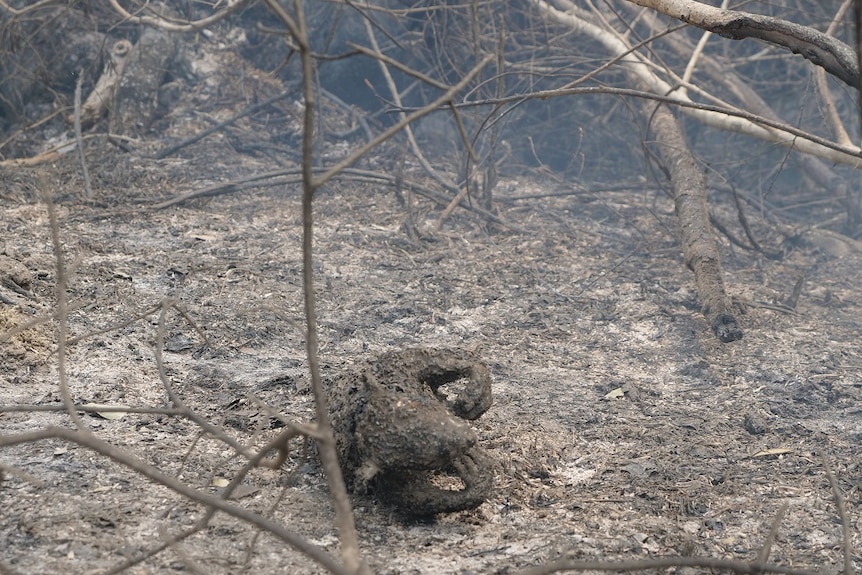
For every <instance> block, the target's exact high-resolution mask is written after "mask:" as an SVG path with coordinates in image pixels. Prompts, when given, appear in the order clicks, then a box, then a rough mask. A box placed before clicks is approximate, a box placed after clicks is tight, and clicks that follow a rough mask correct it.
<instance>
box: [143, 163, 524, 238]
mask: <svg viewBox="0 0 862 575" xmlns="http://www.w3.org/2000/svg"><path fill="white" fill-rule="evenodd" d="M325 169H326V168H315V170H314V171H315V172H316V173H319V172H323V171H324V170H325ZM300 172H301V170H300V169H298V168H287V169H283V170H274V171H271V172H265V173H262V174H255V175H252V176H246V177H242V178H238V179H236V180H232V181H230V182H224V183H221V184H215V185H213V186H208V187H206V188H203V189H200V190H194V191H191V192H187V193H185V194H180V195H178V196H174V197H173V198H170V199H168V200H165V201H163V202H159V203H157V204H153V205H151V206H148V207H149V208H150V209H154V210H161V209H164V208H168V207H170V206H174V205H177V204H181V203H183V202H186V201H189V200H194V199H198V198H210V197H215V196H220V195H222V194H230V193H234V192H239V191H242V190H246V189H249V188H255V187H261V188H263V187H272V186H285V185H287V184H292V183H298V182H301V181H302V180H301V179H300V178H297V177H291V176H299V175H300ZM334 177H335V178H339V179H350V180H355V181H360V182H361V181H366V182H374V183H381V182H382V183H387V184H389V185H392V186H395V187H398V186H399V184H400V185H401V187H402V188H407V189H409V190H410V191H412V192H415V193H417V194H419V195H420V196H424V197H426V198H428V199H429V200H431V201H434V202H437V203H438V204H439V205H441V206H444V207H445V206H448V205H449V202H451V201H452V196H447V195H446V194H444V193H442V192H439V191H437V190H434V189H431V188H429V187H427V186H423V185H422V184H419V183H416V182H413V181H411V180H406V179H404V178H403V177H402V178H399V176H398V175H392V174H384V173H382V172H374V171H371V170H360V169H357V168H345V169H343V170H341V173H339V174H338V175H337V176H334ZM267 180H268V181H267ZM459 205H460V206H461V207H462V208H464V209H465V210H468V211H471V212H473V213H475V214H477V215H479V216H481V217H483V218H485V219H487V220H489V221H492V222H494V223H496V224H499V225H501V226H503V227H506V228H509V229H513V230H516V229H518V228H517V227H516V226H514V225H512V224H511V223H509V222H506V221H505V220H504V219H503V218H501V217H500V216H498V215H496V214H493V213H491V212H489V211H487V210H484V209H482V208H480V207H478V206H474V205H471V204H469V203H468V202H466V201H463V200H462V201H461V203H460V204H459Z"/></svg>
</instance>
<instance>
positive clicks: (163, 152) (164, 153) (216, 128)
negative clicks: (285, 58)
mask: <svg viewBox="0 0 862 575" xmlns="http://www.w3.org/2000/svg"><path fill="white" fill-rule="evenodd" d="M292 93H293V92H291V91H289V90H288V91H285V92H282V93H281V94H276V95H275V96H273V97H271V98H268V99H266V100H264V101H263V102H259V103H257V104H254V105H253V106H249V107H248V108H246V109H245V110H243V111H242V112H240V113H239V114H237V115H235V116H233V117H231V118H228V119H227V120H225V121H224V122H219V123H218V124H216V125H215V126H212V127H209V128H207V129H206V130H201V131H200V132H198V133H197V134H195V135H194V136H191V137H190V138H186V139H184V140H183V141H182V142H178V143H176V144H174V145H172V146H168V147H167V148H164V149H162V150H160V151H159V152H157V153H156V156H155V158H156V159H157V160H161V159H163V158H167V157H168V156H170V155H171V154H174V153H176V152H177V151H179V150H181V149H183V148H185V147H186V146H190V145H191V144H194V143H195V142H198V141H200V140H203V139H204V138H206V137H207V136H209V135H210V134H214V133H215V132H218V131H219V130H222V129H224V128H226V127H228V126H230V125H231V124H233V123H234V122H236V121H237V120H239V119H242V118H244V117H246V116H248V115H249V114H254V113H255V112H257V111H258V110H260V109H261V108H265V107H267V106H269V105H270V104H274V103H275V102H278V101H279V100H283V99H285V98H287V97H288V96H290V95H291V94H292Z"/></svg>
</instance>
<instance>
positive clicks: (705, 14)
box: [628, 0, 859, 88]
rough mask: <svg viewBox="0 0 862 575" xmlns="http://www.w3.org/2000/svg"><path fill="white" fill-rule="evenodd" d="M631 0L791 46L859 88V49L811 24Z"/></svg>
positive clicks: (687, 1) (680, 0) (728, 33)
mask: <svg viewBox="0 0 862 575" xmlns="http://www.w3.org/2000/svg"><path fill="white" fill-rule="evenodd" d="M628 1H629V2H631V3H632V4H637V5H638V6H644V7H647V8H652V9H654V10H657V11H659V12H661V13H662V14H664V15H666V16H670V17H671V18H677V19H678V20H680V21H682V22H685V23H687V24H691V25H692V26H696V27H698V28H700V29H701V30H707V31H709V32H712V33H714V34H718V35H719V36H723V37H725V38H729V39H731V40H741V39H743V38H753V39H755V40H760V41H762V42H767V43H769V44H774V45H777V46H781V47H783V48H787V49H788V50H790V51H791V52H793V53H794V54H799V55H800V56H802V57H803V58H805V59H806V60H808V61H810V62H811V63H813V64H816V65H817V66H820V67H821V68H823V69H824V70H826V71H827V72H829V73H830V74H832V75H833V76H835V77H836V78H838V79H839V80H841V81H842V82H844V83H845V84H847V85H848V86H851V87H853V88H858V87H859V62H858V60H857V58H856V52H855V50H854V49H853V48H851V47H850V46H848V45H847V44H845V43H844V42H842V41H840V40H838V39H837V38H834V37H833V36H830V35H828V34H824V33H823V32H820V31H819V30H816V29H814V28H811V27H810V26H802V25H801V24H796V23H794V22H789V21H787V20H782V19H781V18H775V17H772V16H764V15H760V14H751V13H748V12H742V11H738V10H727V9H722V8H716V7H715V6H709V5H707V4H704V3H702V2H696V1H694V0H628Z"/></svg>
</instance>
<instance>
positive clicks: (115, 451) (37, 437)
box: [0, 426, 355, 575]
mask: <svg viewBox="0 0 862 575" xmlns="http://www.w3.org/2000/svg"><path fill="white" fill-rule="evenodd" d="M49 439H61V440H63V441H68V442H70V443H75V444H77V445H80V446H82V447H86V448H88V449H91V450H93V451H95V452H97V453H100V454H102V455H104V456H106V457H108V458H109V459H112V460H113V461H116V462H117V463H119V464H121V465H124V466H126V467H128V468H130V469H132V470H133V471H135V472H136V473H139V474H140V475H143V476H144V477H147V478H149V479H151V480H152V481H154V482H155V483H157V484H159V485H162V486H164V487H167V488H168V489H170V490H171V491H175V492H177V493H179V494H180V495H182V496H183V497H185V498H186V499H190V500H191V501H196V502H198V503H201V504H203V505H207V506H210V507H214V508H216V509H218V510H219V511H223V512H225V513H227V514H228V515H230V516H231V517H236V518H237V519H240V520H242V521H245V522H247V523H250V524H251V525H254V526H256V527H258V528H259V529H264V530H266V531H268V532H270V533H271V534H272V535H273V536H274V537H276V538H278V539H281V540H282V541H284V542H285V543H287V544H288V545H290V546H291V547H293V548H294V549H296V550H298V551H300V552H302V553H304V554H305V555H307V556H308V557H310V558H311V559H313V560H314V561H317V562H318V563H320V564H321V565H322V566H323V567H325V568H326V569H328V570H329V571H330V572H331V573H333V575H355V574H354V573H353V572H351V571H350V570H348V569H346V568H345V567H343V566H342V565H340V564H339V563H338V561H336V560H335V559H334V558H333V557H332V556H331V555H329V553H327V552H326V551H325V550H324V549H322V548H321V547H318V546H317V545H314V544H312V543H310V542H309V541H307V540H306V539H305V538H303V537H300V536H298V535H296V534H295V533H293V532H292V531H288V530H287V529H285V527H284V526H283V525H282V524H280V523H277V522H275V521H272V520H270V519H267V518H265V517H261V516H260V515H258V514H257V513H254V512H253V511H249V510H248V509H245V508H243V507H238V506H236V505H233V504H231V503H229V502H227V501H225V500H224V499H223V498H221V497H217V496H215V495H211V494H209V493H204V492H202V491H198V490H197V489H194V488H192V487H190V486H188V485H186V484H185V483H183V482H181V481H179V480H178V479H176V478H174V477H172V476H170V475H167V474H165V473H163V472H162V471H161V470H159V469H158V468H156V467H154V466H152V465H150V464H148V463H146V462H144V461H141V460H140V459H137V458H136V457H134V456H132V455H130V454H129V453H128V452H127V451H125V450H123V449H120V448H119V447H116V446H114V445H111V444H110V443H108V442H106V441H104V440H102V439H99V438H98V437H96V436H95V435H94V434H93V433H91V432H89V431H86V430H85V431H80V430H73V429H67V428H65V427H56V426H49V427H46V428H44V429H40V430H37V431H30V432H25V433H19V434H8V435H0V447H9V446H12V445H20V444H22V443H34V442H37V441H46V440H49Z"/></svg>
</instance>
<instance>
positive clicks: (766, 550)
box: [757, 503, 787, 565]
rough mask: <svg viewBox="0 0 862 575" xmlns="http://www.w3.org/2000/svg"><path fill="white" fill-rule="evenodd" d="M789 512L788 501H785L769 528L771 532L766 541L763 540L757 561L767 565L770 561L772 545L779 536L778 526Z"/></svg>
mask: <svg viewBox="0 0 862 575" xmlns="http://www.w3.org/2000/svg"><path fill="white" fill-rule="evenodd" d="M785 513H787V503H784V504H783V505H782V506H781V507H780V508H779V509H778V513H776V514H775V520H774V521H773V522H772V525H771V526H770V528H769V533H768V534H767V536H766V541H764V542H763V547H761V548H760V551H759V552H758V553H757V563H758V564H760V565H766V562H767V561H769V555H770V553H772V545H773V544H774V543H775V538H776V537H778V528H779V527H780V526H781V521H782V520H783V519H784V514H785Z"/></svg>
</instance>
